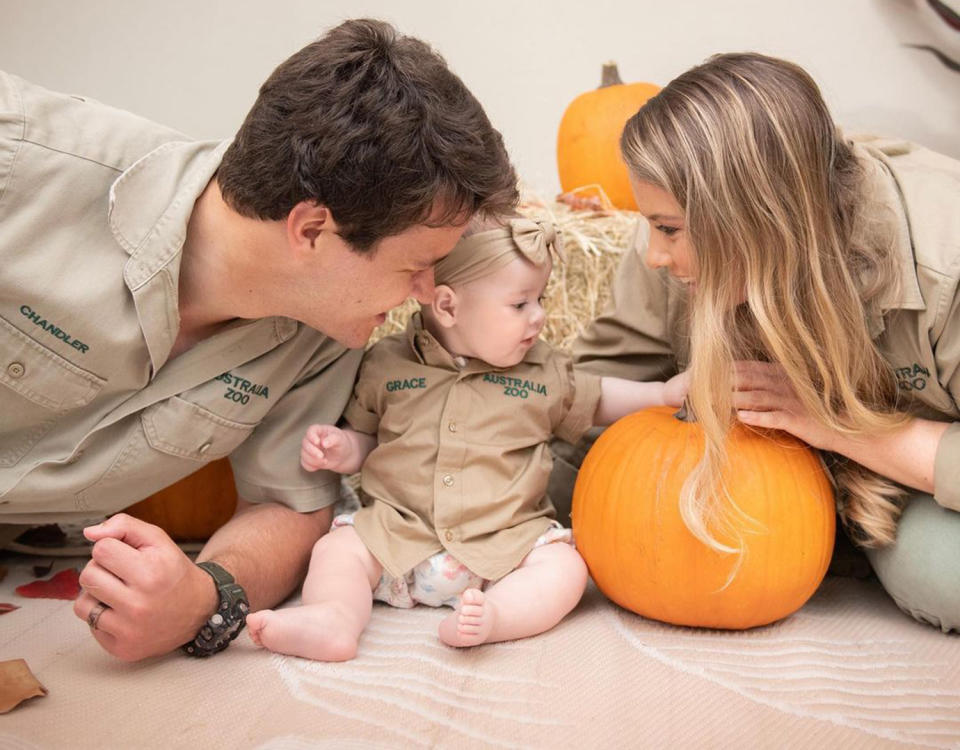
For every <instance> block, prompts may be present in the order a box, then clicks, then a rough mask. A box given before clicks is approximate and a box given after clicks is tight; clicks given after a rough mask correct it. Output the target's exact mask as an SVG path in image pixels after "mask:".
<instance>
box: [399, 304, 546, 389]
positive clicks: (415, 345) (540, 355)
mask: <svg viewBox="0 0 960 750" xmlns="http://www.w3.org/2000/svg"><path fill="white" fill-rule="evenodd" d="M406 336H407V342H408V343H409V344H410V350H411V351H412V352H413V356H414V357H416V358H417V360H418V361H419V362H421V363H422V364H425V365H427V366H429V367H439V368H442V369H444V370H452V371H454V372H462V373H468V374H472V373H482V372H503V371H505V370H509V369H510V368H509V367H494V366H493V365H491V364H490V363H489V362H484V361H483V360H482V359H474V358H472V357H466V358H464V357H455V356H454V355H452V354H451V353H450V352H448V351H447V350H446V349H444V348H443V345H442V344H441V343H440V342H439V341H437V339H436V338H435V337H434V335H433V334H432V333H430V331H428V330H427V329H426V328H424V326H423V316H422V315H421V314H420V313H419V312H415V313H413V315H411V316H410V321H409V322H408V323H407V330H406ZM547 351H548V346H547V345H546V344H544V343H543V342H542V341H537V343H536V344H534V345H533V347H532V348H531V349H530V351H528V352H527V355H526V356H525V357H524V358H523V361H524V362H529V363H533V364H542V363H543V362H545V361H546V355H547Z"/></svg>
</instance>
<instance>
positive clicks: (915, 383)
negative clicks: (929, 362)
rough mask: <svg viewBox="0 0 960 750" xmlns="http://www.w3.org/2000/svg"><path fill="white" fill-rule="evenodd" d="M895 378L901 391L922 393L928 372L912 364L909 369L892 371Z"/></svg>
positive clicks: (900, 368) (925, 385)
mask: <svg viewBox="0 0 960 750" xmlns="http://www.w3.org/2000/svg"><path fill="white" fill-rule="evenodd" d="M893 372H894V375H896V376H897V387H898V388H899V389H900V390H902V391H922V390H923V389H924V388H926V387H927V378H929V377H930V370H928V369H927V368H926V367H921V366H920V363H919V362H914V363H913V364H912V365H910V366H909V367H898V368H896V369H895V370H894V371H893Z"/></svg>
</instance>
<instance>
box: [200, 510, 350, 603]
mask: <svg viewBox="0 0 960 750" xmlns="http://www.w3.org/2000/svg"><path fill="white" fill-rule="evenodd" d="M332 518H333V508H332V507H329V508H324V509H322V510H318V511H316V512H314V513H298V512H296V511H294V510H290V509H289V508H287V507H285V506H283V505H278V504H275V503H256V504H254V503H247V502H245V501H243V500H240V501H238V504H237V512H236V514H235V515H234V516H233V518H231V519H230V521H229V522H228V523H226V524H225V525H224V526H222V527H221V528H220V529H219V530H218V531H217V532H216V533H215V534H214V535H213V536H212V537H211V538H210V541H208V542H207V544H206V545H205V546H204V548H203V550H202V551H201V552H200V555H199V556H198V557H197V560H198V561H201V560H213V561H215V562H218V563H220V565H222V566H223V567H224V568H226V569H227V570H228V571H229V572H230V573H231V574H232V575H233V577H234V578H235V579H236V581H237V583H239V584H240V585H241V586H243V588H244V590H245V591H246V593H247V597H248V598H249V600H250V607H251V609H252V610H254V611H255V610H258V609H263V608H265V607H273V606H274V605H276V604H277V603H279V602H281V601H282V600H283V599H284V598H286V597H287V596H288V595H289V594H290V593H291V592H292V591H293V590H294V589H295V588H296V587H297V586H299V585H300V583H301V581H302V580H303V576H304V574H305V573H306V570H307V564H308V563H309V561H310V552H311V551H312V549H313V545H314V543H315V542H316V541H317V539H319V538H320V537H321V536H322V535H323V534H324V533H326V532H327V530H328V529H329V528H330V521H331V520H332Z"/></svg>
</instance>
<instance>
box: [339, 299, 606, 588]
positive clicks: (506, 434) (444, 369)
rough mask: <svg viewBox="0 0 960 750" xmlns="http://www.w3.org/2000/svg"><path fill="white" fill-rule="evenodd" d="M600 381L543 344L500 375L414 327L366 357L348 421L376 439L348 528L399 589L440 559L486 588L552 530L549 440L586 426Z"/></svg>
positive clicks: (414, 323)
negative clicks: (398, 580)
mask: <svg viewBox="0 0 960 750" xmlns="http://www.w3.org/2000/svg"><path fill="white" fill-rule="evenodd" d="M599 399H600V378H598V377H596V376H593V375H588V374H585V373H581V374H575V373H574V370H573V363H572V361H571V360H570V358H569V357H567V356H565V355H563V354H561V353H559V352H556V351H554V350H552V349H551V348H550V347H549V346H548V345H547V344H545V343H544V342H542V341H540V342H537V344H535V345H534V347H533V348H532V349H531V350H530V351H529V352H528V353H527V356H526V358H525V359H524V360H523V361H522V362H521V363H520V364H518V365H516V366H514V367H512V368H509V369H507V370H504V369H500V368H496V367H493V366H492V365H489V364H487V363H486V362H483V361H481V360H476V359H469V360H463V359H461V358H457V361H455V360H454V358H453V357H452V356H451V355H450V354H449V353H448V352H447V351H446V350H445V349H443V347H441V346H440V344H439V343H438V342H437V340H436V339H435V338H434V337H433V336H431V335H430V334H429V333H428V332H427V331H426V330H424V329H423V327H422V324H421V322H420V316H419V314H416V315H414V317H413V319H412V320H411V322H410V324H409V326H408V328H407V331H406V333H401V334H396V335H394V336H389V337H387V338H385V339H382V340H381V341H379V342H378V343H377V344H376V345H375V346H374V347H373V348H372V349H370V351H369V352H368V353H367V354H366V356H365V358H364V360H363V365H362V366H361V368H360V376H359V379H358V381H357V385H356V389H355V392H354V397H353V399H352V400H351V401H350V404H349V405H348V407H347V410H346V412H345V413H344V416H345V417H346V419H347V421H348V422H349V423H350V425H351V426H352V427H353V428H355V429H356V430H359V431H360V432H365V433H368V434H376V436H377V442H378V444H377V447H376V448H374V450H373V451H372V452H371V453H370V455H369V456H368V457H367V459H366V461H365V462H364V464H363V469H362V472H361V488H362V490H363V495H364V502H365V506H364V507H363V508H362V509H361V510H360V511H359V512H358V513H357V514H356V516H355V518H354V528H355V529H356V530H357V533H358V534H359V535H360V537H361V539H363V541H364V543H365V544H366V545H367V547H368V549H369V550H370V551H371V552H372V553H373V555H374V556H375V557H376V558H377V559H378V560H379V561H380V562H381V564H382V565H383V567H384V569H385V570H386V571H387V572H388V573H390V574H391V575H393V576H395V577H399V576H401V575H403V574H405V573H406V572H407V571H408V570H410V569H411V568H413V567H414V566H415V565H417V564H418V563H419V562H421V561H423V560H425V559H426V558H427V557H429V556H430V555H432V554H434V553H436V552H439V551H440V550H442V549H446V550H449V551H450V553H451V554H453V556H454V557H456V558H457V559H459V560H460V562H462V563H463V564H464V565H466V566H467V567H468V568H470V570H471V571H473V572H474V573H476V574H477V575H479V576H482V577H483V578H486V579H489V580H495V579H498V578H500V577H502V576H504V575H506V574H507V573H508V572H510V571H511V570H513V569H514V568H515V567H516V566H517V565H518V564H519V563H520V561H521V560H522V559H523V558H524V556H525V555H526V554H527V553H528V552H529V551H530V550H531V549H532V547H533V544H534V542H535V541H536V539H537V537H538V536H540V535H541V534H542V533H543V532H544V531H546V530H547V528H549V527H550V525H551V519H552V518H553V517H554V509H553V506H552V504H551V503H550V500H549V498H548V497H547V495H546V488H547V479H548V477H549V475H550V467H551V465H552V459H551V457H550V452H549V450H548V448H547V441H548V440H549V439H550V437H551V435H553V434H556V435H558V436H559V437H562V438H564V439H565V440H569V441H571V442H572V441H576V440H578V439H579V438H580V436H581V435H582V434H583V433H584V432H585V431H586V430H587V429H588V428H589V427H590V426H591V425H592V424H593V416H594V413H595V412H596V409H597V404H598V402H599Z"/></svg>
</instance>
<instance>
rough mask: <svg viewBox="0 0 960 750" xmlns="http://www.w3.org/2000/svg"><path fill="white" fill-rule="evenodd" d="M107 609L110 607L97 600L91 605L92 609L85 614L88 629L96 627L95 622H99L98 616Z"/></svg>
mask: <svg viewBox="0 0 960 750" xmlns="http://www.w3.org/2000/svg"><path fill="white" fill-rule="evenodd" d="M108 609H110V607H108V606H107V605H106V604H104V603H103V602H97V603H96V604H94V605H93V609H91V610H90V612H89V614H87V625H89V626H90V630H96V629H97V623H98V622H100V616H101V615H102V614H103V613H104V612H105V611H106V610H108Z"/></svg>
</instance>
